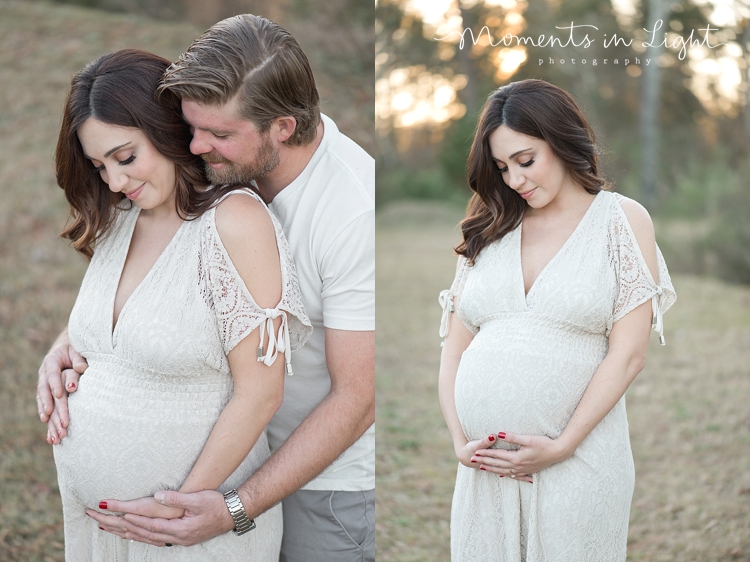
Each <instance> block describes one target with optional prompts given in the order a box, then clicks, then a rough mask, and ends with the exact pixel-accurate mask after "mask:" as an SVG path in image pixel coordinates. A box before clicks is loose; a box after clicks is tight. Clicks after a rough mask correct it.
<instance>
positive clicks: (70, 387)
mask: <svg viewBox="0 0 750 562" xmlns="http://www.w3.org/2000/svg"><path fill="white" fill-rule="evenodd" d="M75 388H76V383H74V382H72V383H70V384H68V389H69V390H75Z"/></svg>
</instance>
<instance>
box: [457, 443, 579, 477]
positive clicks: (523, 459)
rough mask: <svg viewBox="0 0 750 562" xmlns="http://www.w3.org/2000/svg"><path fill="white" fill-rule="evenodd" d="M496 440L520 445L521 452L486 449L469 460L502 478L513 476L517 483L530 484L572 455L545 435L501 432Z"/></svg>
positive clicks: (519, 450) (477, 451)
mask: <svg viewBox="0 0 750 562" xmlns="http://www.w3.org/2000/svg"><path fill="white" fill-rule="evenodd" d="M497 437H498V439H501V440H503V441H505V442H506V443H512V444H514V445H520V446H521V448H520V449H518V450H515V451H508V450H506V449H490V448H488V447H485V448H482V449H478V450H476V451H475V453H474V455H473V456H472V457H471V459H470V460H471V461H472V462H474V463H476V464H479V465H480V468H482V469H483V470H487V471H489V472H494V473H495V474H499V475H500V476H511V477H513V478H515V479H516V480H525V481H527V482H531V475H532V474H535V473H537V472H539V471H540V470H543V469H545V468H547V467H548V466H550V465H553V464H555V463H558V462H561V461H564V460H565V459H567V458H568V457H570V456H571V453H569V452H568V451H567V450H565V449H564V448H563V447H562V446H561V445H560V443H559V442H557V441H555V440H554V439H550V438H549V437H547V436H546V435H519V434H517V433H504V432H500V433H498V434H497ZM476 464H475V465H474V466H476Z"/></svg>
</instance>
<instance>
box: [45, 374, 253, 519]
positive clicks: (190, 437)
mask: <svg viewBox="0 0 750 562" xmlns="http://www.w3.org/2000/svg"><path fill="white" fill-rule="evenodd" d="M126 371H127V370H125V371H123V369H122V368H119V367H118V366H113V365H105V366H99V365H96V364H94V365H92V364H91V362H89V368H88V370H87V371H86V374H85V375H84V376H83V377H82V378H81V381H80V385H79V390H78V392H76V393H75V394H74V395H72V396H71V397H70V399H69V403H68V404H69V410H70V427H69V429H68V436H67V437H66V438H65V439H63V441H62V443H61V444H60V445H57V446H55V447H54V453H55V462H56V464H57V470H58V476H59V481H60V486H61V488H63V487H65V488H66V489H67V491H68V492H72V493H73V494H74V495H75V496H76V497H77V498H78V499H79V501H80V502H81V503H82V504H83V505H85V506H87V507H96V506H97V505H98V503H99V501H100V500H102V499H106V498H116V499H122V500H128V499H135V498H139V497H143V496H148V495H152V494H153V493H154V492H156V491H158V490H167V489H173V490H176V489H178V488H179V487H180V485H181V484H182V482H183V480H184V479H185V477H186V476H187V475H188V473H189V472H190V469H191V468H192V466H193V464H194V463H195V461H196V460H197V459H198V456H199V455H200V453H201V451H202V449H203V446H204V445H205V443H206V440H207V439H208V436H209V434H210V433H211V430H212V429H213V426H214V424H215V422H216V419H217V418H218V416H219V414H220V413H221V410H222V409H223V407H224V404H225V403H226V401H227V400H228V398H229V395H230V393H231V380H230V381H221V380H215V381H214V382H210V383H209V384H208V385H207V384H206V383H205V381H201V382H200V383H199V384H196V383H190V382H186V383H182V384H181V383H180V381H172V382H171V383H170V382H165V381H164V380H159V378H158V377H156V380H154V376H153V374H150V373H133V372H126ZM267 451H268V446H267V443H266V441H265V436H263V438H262V439H261V440H260V441H259V443H258V444H257V445H256V447H255V449H254V450H253V452H251V454H250V455H249V456H248V458H247V459H245V462H244V463H243V464H242V465H241V466H240V468H239V469H238V471H237V472H236V478H235V480H238V479H239V478H240V477H241V474H240V473H244V475H245V477H247V476H249V474H252V472H253V471H254V469H255V468H256V467H257V466H258V465H259V464H260V463H261V462H262V460H263V459H264V458H265V456H267ZM234 476H235V475H233V477H234ZM241 481H243V480H239V482H241ZM239 482H238V483H239Z"/></svg>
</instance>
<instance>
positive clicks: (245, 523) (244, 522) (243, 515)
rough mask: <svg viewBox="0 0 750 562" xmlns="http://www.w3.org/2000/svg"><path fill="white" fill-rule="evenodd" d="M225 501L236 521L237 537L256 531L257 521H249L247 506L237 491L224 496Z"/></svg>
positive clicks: (230, 491) (235, 530) (231, 491)
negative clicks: (243, 503)
mask: <svg viewBox="0 0 750 562" xmlns="http://www.w3.org/2000/svg"><path fill="white" fill-rule="evenodd" d="M224 501H225V502H226V504H227V509H228V510H229V515H231V516H232V519H233V520H234V532H235V534H237V535H244V534H245V533H247V532H248V531H252V530H253V529H255V519H248V517H247V512H246V511H245V506H243V505H242V500H240V496H239V494H238V493H237V490H229V491H228V492H227V493H226V494H224Z"/></svg>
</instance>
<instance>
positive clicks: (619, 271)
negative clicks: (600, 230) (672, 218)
mask: <svg viewBox="0 0 750 562" xmlns="http://www.w3.org/2000/svg"><path fill="white" fill-rule="evenodd" d="M618 201H619V200H618ZM610 236H611V240H610V243H611V244H610V247H611V248H612V259H613V262H614V263H613V265H614V270H615V274H616V276H617V297H616V299H615V304H614V309H613V311H612V320H611V322H610V324H609V326H608V329H607V334H608V335H609V331H610V330H611V328H612V324H614V323H615V322H617V321H618V320H620V319H621V318H622V317H623V316H625V315H626V314H628V313H629V312H631V311H632V310H633V309H635V308H637V307H638V306H640V305H641V304H643V303H644V302H646V301H647V300H649V299H651V308H652V313H653V315H652V322H651V323H652V327H653V329H654V330H655V331H656V332H658V334H659V342H660V343H661V344H662V345H664V343H665V341H664V322H663V319H662V315H663V314H664V313H665V312H666V311H667V310H668V309H669V308H670V307H671V306H672V304H674V302H675V300H676V298H677V296H676V294H675V291H674V287H673V286H672V280H671V279H670V277H669V272H668V271H667V264H666V263H665V261H664V256H662V253H661V250H659V246H658V245H657V246H656V257H657V264H658V275H659V278H658V280H654V278H653V277H652V275H651V271H650V270H649V268H648V264H646V260H645V258H644V257H643V254H642V253H641V249H640V247H639V246H638V242H637V240H636V237H635V234H634V233H633V230H632V229H631V227H630V223H629V222H628V219H627V217H626V216H625V212H624V211H623V210H622V208H621V207H620V205H619V203H618V204H617V205H615V216H614V218H613V221H612V226H611V230H610Z"/></svg>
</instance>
